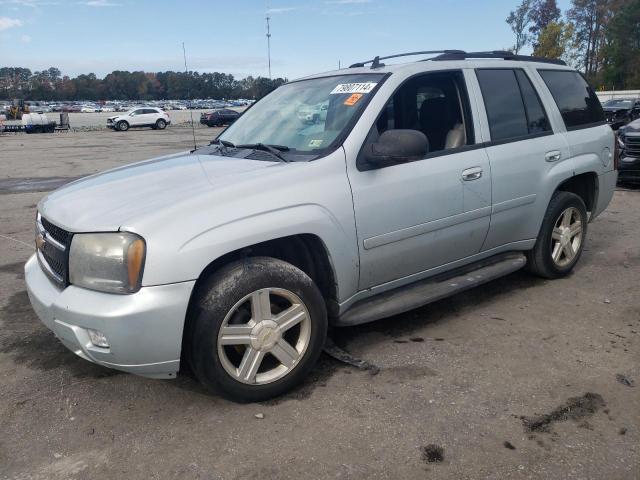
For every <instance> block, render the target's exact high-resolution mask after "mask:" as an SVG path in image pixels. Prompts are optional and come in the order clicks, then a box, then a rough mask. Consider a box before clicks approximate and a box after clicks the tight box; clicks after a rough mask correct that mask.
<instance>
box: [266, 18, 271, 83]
mask: <svg viewBox="0 0 640 480" xmlns="http://www.w3.org/2000/svg"><path fill="white" fill-rule="evenodd" d="M270 19H271V18H270V17H269V11H268V10H267V60H268V62H269V80H271V30H270V29H269V20H270Z"/></svg>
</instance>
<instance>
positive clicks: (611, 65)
mask: <svg viewBox="0 0 640 480" xmlns="http://www.w3.org/2000/svg"><path fill="white" fill-rule="evenodd" d="M506 22H507V23H508V24H509V26H510V27H511V30H512V31H513V33H514V34H515V45H514V46H513V48H512V50H513V51H514V52H515V53H518V52H519V51H520V50H521V49H522V48H524V47H526V46H528V45H530V46H531V47H532V48H533V55H536V56H540V57H546V58H557V59H562V60H564V61H566V62H567V63H568V64H569V65H572V66H573V67H575V68H577V69H578V70H580V71H582V72H583V73H584V74H585V76H586V77H587V79H588V80H589V81H590V82H591V84H592V85H594V86H595V87H596V88H598V89H601V90H631V89H640V0H571V7H570V8H569V9H568V10H567V11H566V12H564V14H563V12H561V11H560V9H559V8H558V5H557V3H556V0H521V2H520V4H518V6H517V8H516V9H515V10H513V11H512V12H510V13H509V16H508V17H507V19H506Z"/></svg>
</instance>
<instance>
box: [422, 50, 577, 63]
mask: <svg viewBox="0 0 640 480" xmlns="http://www.w3.org/2000/svg"><path fill="white" fill-rule="evenodd" d="M468 58H501V59H503V60H516V61H521V62H538V63H552V64H554V65H566V63H565V61H564V60H559V59H555V58H545V57H533V56H529V55H517V54H515V53H512V52H505V51H502V50H494V51H491V52H453V53H451V52H445V53H443V54H442V55H438V56H437V57H434V58H431V59H430V60H435V61H443V60H466V59H468Z"/></svg>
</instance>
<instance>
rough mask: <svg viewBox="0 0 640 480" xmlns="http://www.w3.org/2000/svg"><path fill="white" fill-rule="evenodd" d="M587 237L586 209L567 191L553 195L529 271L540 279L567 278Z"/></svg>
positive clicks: (528, 257) (531, 253) (529, 256)
mask: <svg viewBox="0 0 640 480" xmlns="http://www.w3.org/2000/svg"><path fill="white" fill-rule="evenodd" d="M586 235H587V208H586V207H585V204H584V202H583V201H582V198H580V197H579V196H578V195H576V194H574V193H571V192H556V193H554V195H553V197H552V198H551V202H549V207H548V208H547V213H546V214H545V216H544V219H543V221H542V228H541V229H540V233H539V235H538V239H537V240H536V244H535V246H534V247H533V250H531V251H529V252H528V253H527V260H528V262H527V263H528V266H529V270H530V271H531V272H533V273H535V274H536V275H539V276H541V277H544V278H559V277H564V276H566V275H568V274H569V273H570V272H571V270H572V269H573V267H574V266H575V264H576V263H578V259H579V258H580V255H581V254H582V250H583V249H584V242H585V238H586Z"/></svg>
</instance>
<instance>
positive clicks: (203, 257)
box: [144, 204, 359, 298]
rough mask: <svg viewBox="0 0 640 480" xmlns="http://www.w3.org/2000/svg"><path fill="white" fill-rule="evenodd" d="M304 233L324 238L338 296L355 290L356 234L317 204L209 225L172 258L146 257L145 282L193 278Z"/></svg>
mask: <svg viewBox="0 0 640 480" xmlns="http://www.w3.org/2000/svg"><path fill="white" fill-rule="evenodd" d="M300 234H311V235H315V236H317V237H318V238H320V240H321V241H322V242H323V243H324V245H325V247H326V249H327V252H328V254H329V261H330V264H331V266H332V268H333V271H334V274H335V280H336V283H337V288H338V289H339V290H338V292H337V293H338V298H341V297H342V296H343V295H349V292H352V291H354V290H355V288H356V287H357V281H358V271H359V264H358V251H357V241H356V239H355V235H354V233H353V232H351V231H347V229H345V228H344V227H343V225H342V223H341V222H340V221H339V220H338V219H337V218H336V217H335V215H333V214H332V213H331V212H330V211H329V210H328V209H326V208H324V207H323V206H321V205H317V204H303V205H296V206H292V207H287V208H281V209H276V210H271V211H266V212H262V213H259V214H255V215H250V216H247V217H243V218H238V219H234V220H232V221H229V222H227V223H224V224H221V225H217V226H214V227H212V228H210V229H207V230H205V231H203V232H201V233H199V234H197V235H196V236H194V237H192V238H190V239H188V240H186V241H185V242H184V243H182V245H180V246H179V247H178V249H177V251H176V252H175V258H174V259H173V260H172V261H164V262H162V261H159V260H160V259H156V258H148V259H147V262H148V263H149V264H151V263H152V264H153V265H154V268H153V270H152V271H151V272H149V273H150V274H149V275H147V273H146V272H145V278H144V284H149V285H154V284H162V283H167V282H166V280H168V279H172V280H171V282H175V281H188V280H195V279H197V278H198V277H199V276H200V274H201V273H202V271H203V270H204V269H205V268H206V267H207V266H208V265H209V264H210V263H211V262H213V261H214V260H216V259H218V258H220V257H222V256H223V255H225V254H227V253H230V252H233V251H236V250H239V249H242V248H245V247H249V246H251V245H255V244H257V243H261V242H266V241H269V240H274V239H277V238H282V237H287V236H291V235H300Z"/></svg>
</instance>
